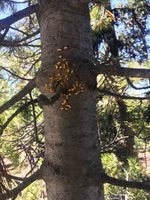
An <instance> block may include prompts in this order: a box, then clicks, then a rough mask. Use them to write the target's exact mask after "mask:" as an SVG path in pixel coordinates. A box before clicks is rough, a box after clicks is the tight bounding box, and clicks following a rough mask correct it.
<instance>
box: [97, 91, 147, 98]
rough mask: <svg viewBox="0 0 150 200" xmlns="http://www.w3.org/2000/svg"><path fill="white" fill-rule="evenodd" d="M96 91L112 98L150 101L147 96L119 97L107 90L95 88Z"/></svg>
mask: <svg viewBox="0 0 150 200" xmlns="http://www.w3.org/2000/svg"><path fill="white" fill-rule="evenodd" d="M97 90H98V91H99V92H100V93H104V94H106V95H109V96H113V97H119V98H121V99H135V100H147V99H150V97H149V96H147V97H134V96H126V95H121V94H118V93H113V92H111V91H109V90H105V89H99V88H97Z"/></svg>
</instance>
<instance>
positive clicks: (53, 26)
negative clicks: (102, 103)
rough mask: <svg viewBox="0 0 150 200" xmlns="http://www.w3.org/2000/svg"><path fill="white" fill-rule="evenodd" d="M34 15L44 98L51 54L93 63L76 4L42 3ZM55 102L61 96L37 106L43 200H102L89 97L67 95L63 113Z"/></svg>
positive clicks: (84, 19)
mask: <svg viewBox="0 0 150 200" xmlns="http://www.w3.org/2000/svg"><path fill="white" fill-rule="evenodd" d="M39 12H40V28H41V41H42V70H41V73H39V76H38V78H37V85H38V87H39V88H40V90H41V92H42V94H44V95H46V96H47V97H50V96H52V95H53V93H51V92H49V91H47V90H46V89H45V84H46V83H47V81H48V79H49V76H50V74H52V73H53V71H54V65H55V63H56V61H57V59H58V52H57V49H59V48H62V47H64V46H67V47H68V50H67V51H66V53H65V55H63V56H67V58H78V59H79V60H80V58H81V60H82V59H88V60H92V59H93V53H92V41H91V30H90V23H89V10H88V5H87V4H82V3H81V2H80V1H79V0H64V1H59V0H55V1H54V0H42V1H40V2H39ZM79 60H78V61H79ZM72 64H73V63H72ZM61 102H62V96H61V97H60V98H59V100H58V101H57V102H56V103H55V104H54V105H53V106H48V105H47V106H46V105H44V106H43V109H44V124H45V161H44V163H45V171H44V179H45V182H46V187H47V196H48V200H54V199H55V200H83V199H86V200H91V199H93V200H103V199H104V197H103V186H102V183H101V173H102V166H101V162H100V159H99V151H98V130H97V119H96V96H95V92H94V91H90V90H89V89H88V88H87V87H85V89H84V92H83V93H82V94H79V95H77V96H76V95H71V97H70V98H69V104H70V106H71V108H70V109H68V110H67V111H65V110H61Z"/></svg>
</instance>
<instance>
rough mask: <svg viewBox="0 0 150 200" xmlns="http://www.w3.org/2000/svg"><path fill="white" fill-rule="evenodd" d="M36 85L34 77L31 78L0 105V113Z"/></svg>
mask: <svg viewBox="0 0 150 200" xmlns="http://www.w3.org/2000/svg"><path fill="white" fill-rule="evenodd" d="M35 86H36V83H35V78H34V79H32V80H31V81H30V82H29V83H28V84H27V85H26V86H25V87H24V88H23V89H22V90H21V91H20V92H18V93H17V94H16V95H15V96H13V97H12V98H11V99H10V100H9V101H7V102H6V103H5V104H3V105H2V106H0V114H1V113H3V112H4V111H5V110H7V109H9V108H10V107H11V106H13V105H14V104H15V103H17V102H18V101H19V100H20V99H22V98H23V97H24V96H25V95H27V94H28V93H29V92H31V91H32V90H33V89H34V88H35Z"/></svg>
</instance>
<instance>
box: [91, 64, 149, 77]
mask: <svg viewBox="0 0 150 200" xmlns="http://www.w3.org/2000/svg"><path fill="white" fill-rule="evenodd" d="M94 72H95V73H96V74H97V75H98V74H106V75H113V76H122V77H138V78H150V69H143V68H142V69H138V68H123V67H116V66H113V65H110V66H106V65H105V64H96V65H95V66H94Z"/></svg>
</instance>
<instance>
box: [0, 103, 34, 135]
mask: <svg viewBox="0 0 150 200" xmlns="http://www.w3.org/2000/svg"><path fill="white" fill-rule="evenodd" d="M37 102H38V100H37V99H32V100H31V101H29V102H27V103H26V104H24V105H23V106H21V107H20V108H18V110H16V111H15V112H14V113H13V114H12V115H11V116H10V117H9V118H8V120H7V121H6V122H5V123H4V124H3V126H2V127H1V129H0V136H1V135H2V134H3V131H4V130H5V128H6V127H7V126H8V125H9V123H10V122H11V121H12V120H13V119H14V118H15V117H16V116H17V115H18V114H19V113H21V112H22V111H23V110H24V109H25V108H26V107H28V106H29V105H31V104H34V103H37Z"/></svg>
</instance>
